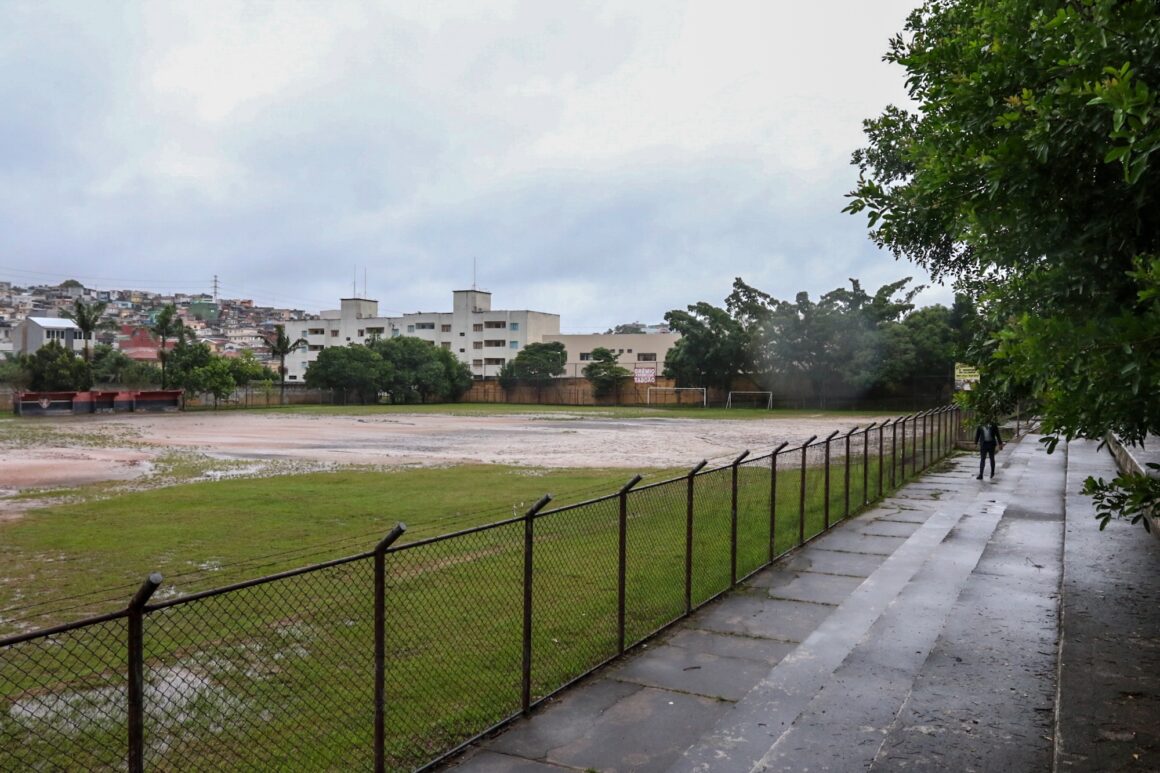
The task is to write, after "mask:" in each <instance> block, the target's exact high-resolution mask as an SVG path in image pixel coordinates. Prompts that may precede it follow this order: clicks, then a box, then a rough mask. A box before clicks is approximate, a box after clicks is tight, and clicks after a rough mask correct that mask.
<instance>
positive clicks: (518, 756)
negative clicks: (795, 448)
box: [448, 436, 1160, 773]
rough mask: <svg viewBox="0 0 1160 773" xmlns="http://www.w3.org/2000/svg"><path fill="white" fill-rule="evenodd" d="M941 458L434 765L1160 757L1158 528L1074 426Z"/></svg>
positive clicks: (1102, 765) (975, 765) (907, 765)
mask: <svg viewBox="0 0 1160 773" xmlns="http://www.w3.org/2000/svg"><path fill="white" fill-rule="evenodd" d="M1036 441H1037V438H1036V437H1035V436H1029V437H1025V438H1024V439H1023V440H1022V441H1021V442H1018V443H1009V444H1008V445H1007V449H1006V450H1005V451H1004V452H1001V453H1000V455H999V463H1000V467H999V470H998V472H997V474H996V476H995V478H994V479H989V478H988V479H984V480H982V481H980V480H976V479H975V474H977V471H978V467H977V464H978V463H977V457H975V456H973V455H963V456H959V457H956V458H955V459H952V460H950V461H949V462H948V463H946V464H943V465H941V466H939V467H938V468H937V471H936V472H931V473H929V474H927V475H926V476H924V477H923V478H922V479H921V480H920V481H916V482H914V483H912V484H910V485H908V486H906V487H905V488H903V489H901V490H900V491H899V492H897V493H896V494H895V495H894V496H892V497H891V498H889V499H888V500H886V501H885V502H883V503H881V504H880V505H878V506H877V507H875V508H873V509H872V510H870V511H868V512H866V513H863V514H862V515H860V516H859V517H857V518H853V519H851V520H850V521H848V522H846V523H844V524H842V525H840V526H839V527H837V528H836V529H834V530H833V531H831V532H830V533H828V534H826V535H823V536H822V537H819V538H818V539H816V540H814V541H813V542H811V543H810V544H809V545H807V546H805V547H803V548H801V549H799V550H798V551H796V552H795V553H793V554H791V555H790V556H788V557H786V558H785V559H783V560H782V561H780V562H778V563H777V564H775V565H774V566H772V567H770V568H768V569H766V570H764V571H762V572H760V573H759V574H757V575H755V576H754V577H752V578H750V579H749V580H747V581H746V582H744V583H743V584H742V585H741V586H740V587H739V588H738V589H737V590H736V591H734V592H733V593H731V594H729V595H727V596H726V597H724V598H722V599H720V600H718V601H716V602H714V603H712V604H710V605H708V606H706V607H705V608H703V609H701V610H699V611H698V612H697V613H695V614H694V615H692V616H691V617H690V618H689V619H688V620H686V621H684V622H683V623H681V624H680V625H679V626H676V627H675V628H673V629H670V630H669V631H667V632H666V633H665V634H663V635H662V636H661V637H660V638H658V639H657V640H655V641H653V642H651V643H649V644H648V645H647V646H644V647H641V648H639V649H637V650H636V651H634V652H633V653H632V654H630V655H629V656H627V657H626V658H624V659H622V660H621V661H619V662H617V663H615V664H613V665H611V666H609V667H608V668H606V669H603V670H602V671H600V672H598V673H597V674H595V675H593V676H592V677H590V678H589V679H587V680H585V681H584V682H582V683H581V684H580V685H579V686H577V687H575V688H573V689H570V690H568V691H566V692H565V693H563V694H562V695H560V696H558V697H557V698H556V699H555V700H553V701H550V702H549V703H547V704H546V705H544V706H541V707H540V708H539V709H537V710H536V711H534V712H533V713H532V715H531V716H530V717H528V718H525V719H521V720H519V721H517V722H515V723H514V724H512V725H511V726H510V727H509V728H508V729H506V730H505V731H503V732H501V733H499V734H497V735H496V736H494V737H492V738H489V739H487V740H485V741H483V742H482V743H480V744H479V745H478V746H476V747H474V748H472V749H471V750H469V751H468V752H467V753H465V754H464V755H463V756H461V757H460V758H459V759H458V760H456V761H455V762H454V763H453V765H451V766H448V769H450V768H451V767H454V768H455V769H456V770H459V771H463V772H464V773H476V772H483V771H486V772H489V773H491V772H496V773H498V772H500V771H518V772H526V773H544V772H546V771H562V770H564V771H567V770H573V771H590V770H599V771H640V772H642V773H643V772H646V771H674V772H679V773H693V772H695V771H696V772H699V771H805V770H810V771H856V770H877V771H887V770H903V769H905V770H978V771H1008V770H1011V771H1014V770H1018V771H1033V770H1044V771H1048V770H1075V771H1086V770H1093V771H1094V770H1100V771H1102V770H1160V585H1158V584H1157V582H1156V578H1157V574H1158V573H1157V569H1158V567H1160V541H1158V540H1154V539H1152V538H1151V537H1148V536H1147V535H1146V534H1145V533H1144V531H1143V529H1142V528H1140V527H1139V526H1131V525H1130V524H1127V523H1124V522H1113V523H1111V524H1109V526H1108V528H1107V530H1106V531H1105V532H1100V531H1099V529H1098V523H1097V522H1096V520H1095V519H1094V517H1093V516H1094V511H1093V509H1092V506H1091V503H1090V501H1089V500H1087V498H1085V497H1083V496H1082V495H1079V494H1078V491H1079V489H1080V488H1081V486H1082V481H1083V479H1084V478H1085V477H1086V476H1088V475H1098V476H1103V477H1105V478H1109V477H1112V476H1113V475H1114V474H1115V467H1114V462H1113V460H1112V457H1111V455H1110V454H1109V453H1108V452H1106V451H1102V450H1099V449H1097V446H1096V444H1095V443H1093V442H1087V441H1077V442H1073V443H1071V444H1069V445H1068V446H1066V448H1064V447H1062V446H1061V448H1060V449H1058V450H1057V451H1056V453H1054V454H1051V455H1048V454H1046V453H1045V452H1044V451H1043V449H1042V446H1041V445H1040V444H1039V443H1037V442H1036Z"/></svg>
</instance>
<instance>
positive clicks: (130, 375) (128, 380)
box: [121, 362, 161, 389]
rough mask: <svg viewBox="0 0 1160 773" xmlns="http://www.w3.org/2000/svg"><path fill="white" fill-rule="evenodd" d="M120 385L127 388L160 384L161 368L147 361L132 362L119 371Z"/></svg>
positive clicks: (140, 387) (144, 387)
mask: <svg viewBox="0 0 1160 773" xmlns="http://www.w3.org/2000/svg"><path fill="white" fill-rule="evenodd" d="M121 385H122V386H125V387H128V388H129V389H146V388H149V387H157V386H160V385H161V368H158V367H157V366H156V365H153V364H152V363H148V362H133V363H132V364H131V365H128V366H127V367H126V368H125V369H124V370H122V371H121Z"/></svg>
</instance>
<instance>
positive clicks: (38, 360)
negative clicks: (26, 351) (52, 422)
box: [24, 341, 93, 392]
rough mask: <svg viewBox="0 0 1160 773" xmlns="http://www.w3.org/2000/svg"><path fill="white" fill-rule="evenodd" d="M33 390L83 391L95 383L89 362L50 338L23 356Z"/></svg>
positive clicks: (29, 383) (30, 387)
mask: <svg viewBox="0 0 1160 773" xmlns="http://www.w3.org/2000/svg"><path fill="white" fill-rule="evenodd" d="M24 367H25V368H26V369H27V371H28V375H29V379H28V388H29V389H31V390H32V391H33V392H84V391H86V390H88V389H91V388H92V386H93V372H92V368H91V367H89V364H88V363H87V362H85V360H84V359H83V358H81V357H78V356H77V354H76V352H74V351H72V350H70V349H66V348H65V347H64V346H62V345H61V344H60V342H59V341H50V342H48V343H47V344H45V345H44V346H42V347H40V348H39V349H37V350H36V351H35V352H33V353H32V354H30V355H27V356H26V357H25V359H24Z"/></svg>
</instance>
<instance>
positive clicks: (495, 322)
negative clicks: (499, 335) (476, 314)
mask: <svg viewBox="0 0 1160 773" xmlns="http://www.w3.org/2000/svg"><path fill="white" fill-rule="evenodd" d="M483 326H484V327H486V328H488V329H489V330H503V329H504V328H506V327H507V322H505V321H504V320H502V319H489V320H487V321H486V322H484V323H483Z"/></svg>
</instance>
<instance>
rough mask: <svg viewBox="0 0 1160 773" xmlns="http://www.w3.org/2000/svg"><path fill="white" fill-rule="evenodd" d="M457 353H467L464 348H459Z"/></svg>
mask: <svg viewBox="0 0 1160 773" xmlns="http://www.w3.org/2000/svg"><path fill="white" fill-rule="evenodd" d="M459 353H460V354H467V350H466V349H460V350H459Z"/></svg>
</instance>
